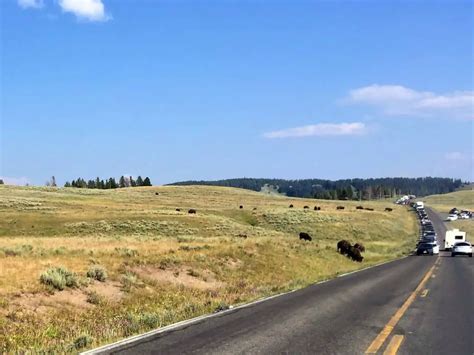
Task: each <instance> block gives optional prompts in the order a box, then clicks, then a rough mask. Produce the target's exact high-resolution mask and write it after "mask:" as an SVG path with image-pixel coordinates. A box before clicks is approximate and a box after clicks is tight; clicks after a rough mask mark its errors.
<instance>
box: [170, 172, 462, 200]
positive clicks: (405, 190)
mask: <svg viewBox="0 0 474 355" xmlns="http://www.w3.org/2000/svg"><path fill="white" fill-rule="evenodd" d="M464 184H468V182H465V183H463V182H462V181H461V179H450V178H437V177H423V178H403V177H396V178H376V179H343V180H336V181H332V180H323V179H303V180H284V179H253V178H240V179H227V180H216V181H183V182H176V183H173V184H170V185H212V186H228V187H238V188H243V189H248V190H254V191H261V190H262V188H264V189H265V187H273V189H274V190H276V191H278V192H279V193H282V194H285V195H287V196H290V197H305V198H318V199H329V200H373V199H381V198H394V197H396V196H400V195H416V196H427V195H434V194H443V193H448V192H453V191H455V190H456V189H457V188H459V187H461V186H463V185H464ZM266 190H268V189H266Z"/></svg>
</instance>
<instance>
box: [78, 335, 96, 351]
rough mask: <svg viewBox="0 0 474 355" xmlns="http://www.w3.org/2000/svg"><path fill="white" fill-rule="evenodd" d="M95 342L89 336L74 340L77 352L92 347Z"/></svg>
mask: <svg viewBox="0 0 474 355" xmlns="http://www.w3.org/2000/svg"><path fill="white" fill-rule="evenodd" d="M93 341H94V340H93V339H92V337H90V336H89V335H81V336H80V337H78V338H76V340H74V348H75V349H76V350H80V349H83V348H85V347H88V346H90V345H91V344H92V342H93Z"/></svg>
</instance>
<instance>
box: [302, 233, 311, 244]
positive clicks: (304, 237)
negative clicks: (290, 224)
mask: <svg viewBox="0 0 474 355" xmlns="http://www.w3.org/2000/svg"><path fill="white" fill-rule="evenodd" d="M300 240H307V241H308V242H310V241H312V240H313V238H311V236H310V235H309V234H308V233H305V232H301V233H300Z"/></svg>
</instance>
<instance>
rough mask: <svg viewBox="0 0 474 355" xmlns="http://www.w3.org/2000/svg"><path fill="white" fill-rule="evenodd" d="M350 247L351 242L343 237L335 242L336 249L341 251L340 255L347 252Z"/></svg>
mask: <svg viewBox="0 0 474 355" xmlns="http://www.w3.org/2000/svg"><path fill="white" fill-rule="evenodd" d="M350 248H351V243H349V242H348V241H347V240H344V239H343V240H340V241H339V242H337V251H338V252H339V253H341V254H342V255H344V254H347V253H348V252H349V249H350Z"/></svg>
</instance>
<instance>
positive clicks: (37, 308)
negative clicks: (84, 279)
mask: <svg viewBox="0 0 474 355" xmlns="http://www.w3.org/2000/svg"><path fill="white" fill-rule="evenodd" d="M89 292H96V293H97V294H99V295H100V296H102V297H103V298H104V299H106V300H107V301H111V302H117V301H120V299H122V298H123V296H124V293H123V292H122V291H121V284H120V283H119V282H109V281H108V282H98V281H95V282H94V283H92V284H90V285H89V286H87V287H86V288H85V289H79V288H77V289H66V290H63V291H57V292H55V293H53V294H49V293H45V292H41V293H24V294H21V295H18V296H16V297H15V298H14V299H13V300H12V301H11V302H10V306H12V307H13V308H16V309H19V310H22V311H26V312H35V313H44V312H47V311H48V310H51V309H57V308H59V307H71V308H74V309H84V310H85V309H89V308H91V307H94V305H92V304H91V303H89V302H87V298H88V293H89Z"/></svg>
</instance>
